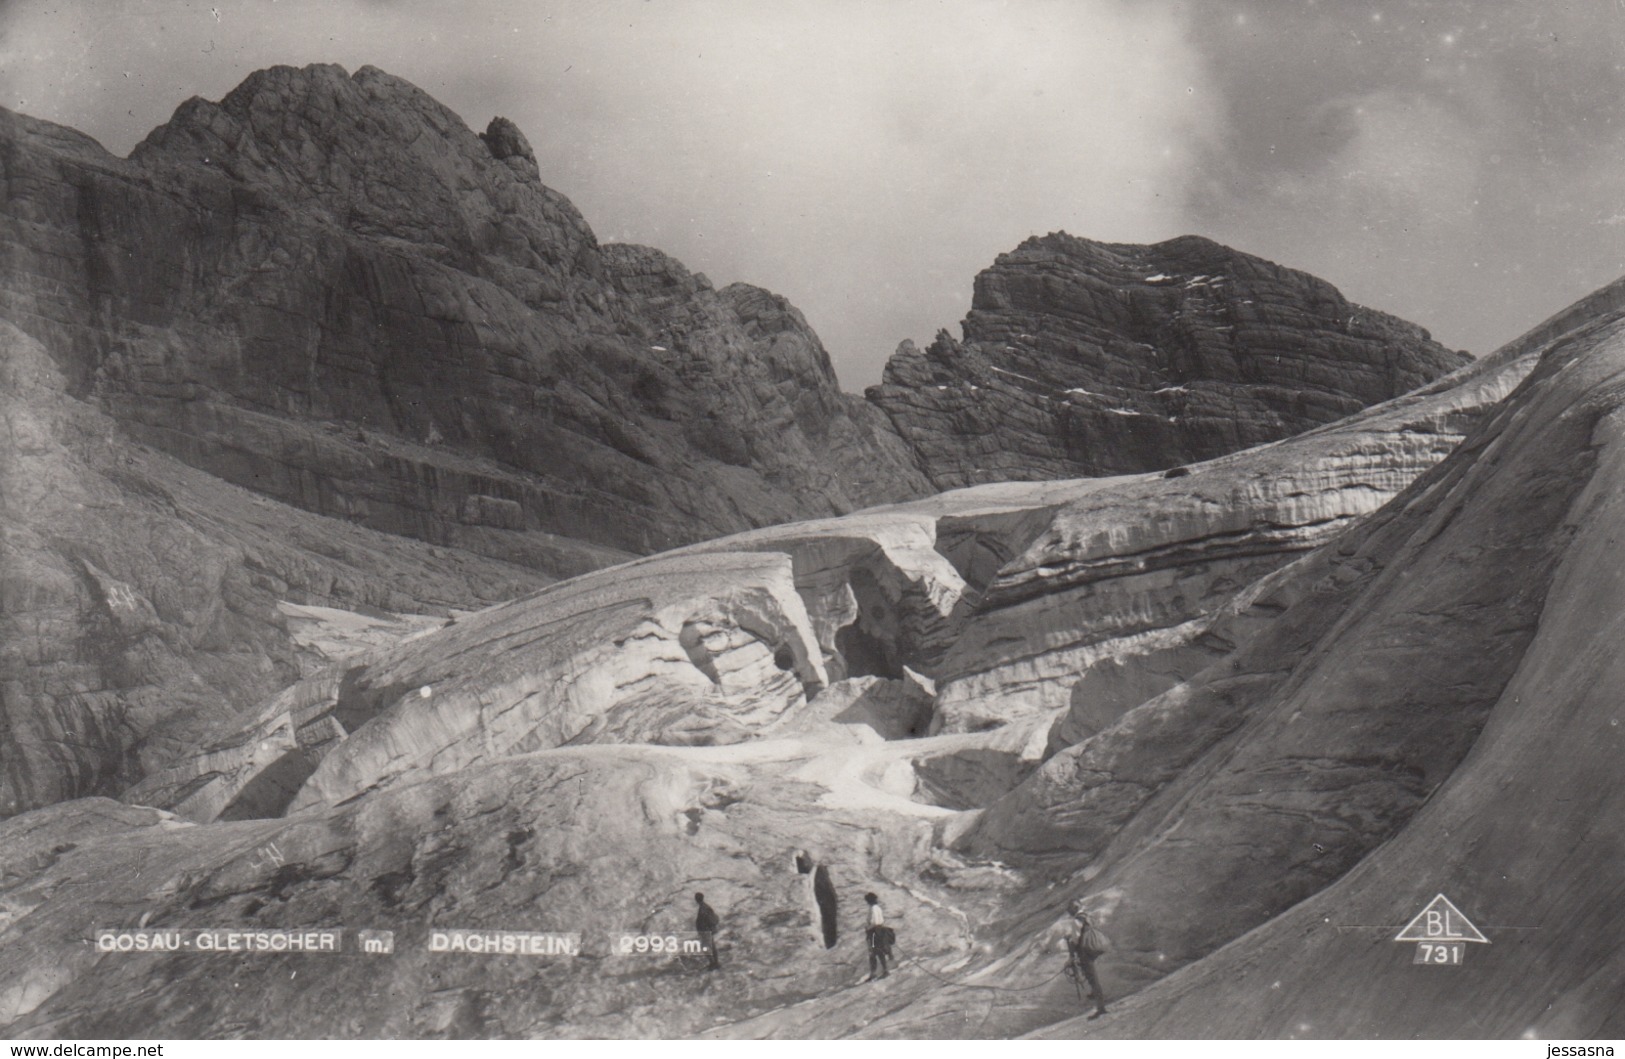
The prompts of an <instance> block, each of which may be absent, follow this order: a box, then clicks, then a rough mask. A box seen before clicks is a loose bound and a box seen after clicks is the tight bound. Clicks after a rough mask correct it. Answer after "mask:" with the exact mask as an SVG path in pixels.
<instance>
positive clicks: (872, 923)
mask: <svg viewBox="0 0 1625 1059" xmlns="http://www.w3.org/2000/svg"><path fill="white" fill-rule="evenodd" d="M863 899H864V901H866V902H868V905H869V922H868V925H867V926H865V927H864V929H863V937H864V940H865V941H866V942H868V944H869V979H868V980H869V981H871V982H872V981H874V980H875V978H876V977H880V978H885V977H886V975H887V974H888V973H889V972H888V971H887V969H886V964H887V962H888V961H889V960H890V959H891V949H892V946H893V945H895V944H897V935H896V933H895V932H893V930H892V928H890V927H888V926H887V925H886V913H885V912H883V911H882V910H881V908H880V898H879V897H877V896H875V895H874V894H872V893H868V894H864V895H863ZM876 966H879V968H880V974H879V975H878V976H877V975H876V974H875V967H876Z"/></svg>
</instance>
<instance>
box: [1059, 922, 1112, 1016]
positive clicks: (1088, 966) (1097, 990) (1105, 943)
mask: <svg viewBox="0 0 1625 1059" xmlns="http://www.w3.org/2000/svg"><path fill="white" fill-rule="evenodd" d="M1072 925H1073V926H1075V927H1077V930H1078V932H1077V935H1076V936H1072V935H1068V936H1067V939H1066V948H1067V965H1066V975H1067V977H1068V978H1070V979H1072V982H1073V984H1074V985H1076V986H1077V987H1078V995H1079V997H1080V999H1081V998H1082V995H1083V982H1088V983H1089V997H1090V999H1092V1000H1093V1001H1094V1002H1095V1013H1094V1014H1093V1015H1090V1016H1089V1017H1090V1018H1091V1019H1098V1018H1099V1017H1100V1016H1102V1015H1104V1014H1106V991H1105V990H1104V989H1102V988H1101V987H1100V975H1099V974H1098V973H1097V972H1096V971H1095V961H1096V960H1098V959H1100V958H1101V957H1102V956H1104V955H1105V954H1106V951H1107V950H1108V949H1110V948H1111V940H1110V939H1108V938H1107V937H1106V935H1105V934H1104V933H1103V932H1102V931H1101V930H1100V928H1099V927H1096V926H1095V925H1094V924H1093V921H1092V920H1091V919H1090V917H1089V910H1088V909H1087V908H1085V907H1084V904H1083V901H1082V900H1077V901H1074V902H1072ZM1080 979H1081V981H1080Z"/></svg>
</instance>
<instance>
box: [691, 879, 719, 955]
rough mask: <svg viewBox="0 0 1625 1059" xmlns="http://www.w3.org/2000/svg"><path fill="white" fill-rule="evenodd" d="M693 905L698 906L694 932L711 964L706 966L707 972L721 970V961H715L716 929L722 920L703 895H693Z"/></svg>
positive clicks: (695, 913)
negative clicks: (697, 935) (698, 937)
mask: <svg viewBox="0 0 1625 1059" xmlns="http://www.w3.org/2000/svg"><path fill="white" fill-rule="evenodd" d="M694 903H695V904H696V905H699V908H697V909H696V910H695V912H694V930H695V932H696V933H698V934H699V936H700V943H701V944H702V945H704V946H705V951H706V953H707V954H708V955H709V956H710V957H711V962H710V963H709V964H708V965H707V966H706V968H705V969H706V970H707V971H718V970H721V969H722V961H721V960H719V959H717V928H718V927H720V926H721V925H722V919H721V917H719V916H718V915H717V911H716V909H714V908H712V907H711V906H710V905H708V904H706V903H705V895H704V894H699V893H697V894H695V895H694Z"/></svg>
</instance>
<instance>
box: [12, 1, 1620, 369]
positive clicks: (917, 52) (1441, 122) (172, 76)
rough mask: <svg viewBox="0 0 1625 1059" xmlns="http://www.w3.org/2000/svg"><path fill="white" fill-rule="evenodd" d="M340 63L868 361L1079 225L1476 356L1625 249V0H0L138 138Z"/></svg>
mask: <svg viewBox="0 0 1625 1059" xmlns="http://www.w3.org/2000/svg"><path fill="white" fill-rule="evenodd" d="M318 61H320V62H337V63H340V64H342V65H344V66H345V67H347V68H349V69H351V70H354V69H355V68H356V67H358V66H361V65H364V64H369V63H370V64H372V65H374V66H379V67H382V68H383V69H386V70H388V71H390V72H391V73H394V74H397V75H399V76H402V77H405V78H407V79H408V80H410V81H412V82H414V83H416V84H417V85H419V86H420V87H422V88H424V89H426V90H427V91H429V92H430V93H431V94H433V95H435V96H436V97H438V98H439V99H441V100H442V101H443V102H445V103H446V104H448V105H449V106H451V107H452V108H453V109H454V110H456V111H457V112H458V113H460V114H461V115H462V116H463V118H464V119H465V120H466V121H467V122H468V123H469V124H470V125H472V126H474V127H476V128H484V126H485V123H486V122H487V121H488V120H489V118H490V117H491V116H492V115H493V114H503V115H506V116H508V117H510V118H512V119H513V120H514V121H516V122H517V123H518V124H519V126H520V128H521V129H523V130H524V131H525V133H526V134H527V136H528V137H529V138H530V141H531V143H532V145H533V146H534V147H535V148H536V152H537V156H538V160H539V161H540V163H541V168H542V174H543V179H544V180H545V181H546V182H547V183H548V184H550V185H551V186H553V187H555V188H557V189H559V190H560V191H563V192H564V193H565V194H567V195H569V196H570V198H571V199H573V200H574V201H575V203H576V204H577V206H579V207H580V208H581V209H582V211H583V212H584V213H585V214H586V216H587V218H588V220H589V221H590V222H591V224H592V225H593V227H594V229H595V230H596V231H597V233H598V235H599V237H600V238H601V239H604V240H623V241H634V242H641V243H648V244H651V245H653V246H658V247H660V248H661V249H664V250H667V251H669V252H671V253H673V254H675V255H676V256H677V257H679V258H681V259H682V260H683V261H684V262H686V263H687V264H688V265H689V266H690V267H691V268H694V269H697V270H700V271H704V272H706V273H707V274H708V275H709V276H710V277H711V278H712V279H713V280H714V281H716V282H717V283H718V284H719V285H720V284H723V283H727V282H731V281H734V280H746V281H748V282H752V283H756V284H760V285H762V286H765V287H769V288H771V289H773V290H776V291H778V292H780V293H782V294H785V295H786V296H788V297H789V298H790V299H791V300H792V301H793V302H794V303H795V304H796V305H798V306H799V307H800V308H801V309H802V310H803V311H804V312H805V313H806V314H807V316H808V318H809V319H810V320H811V322H812V324H813V326H814V327H815V328H816V329H817V330H818V332H819V334H820V335H821V336H822V337H823V339H824V342H825V344H826V345H827V346H828V347H829V350H830V353H831V355H832V356H833V358H834V360H835V363H836V367H837V369H838V370H839V371H840V374H841V378H842V380H843V382H844V383H845V385H846V386H847V388H849V389H858V388H861V387H862V386H863V385H865V384H868V383H870V382H873V381H875V380H876V379H877V378H878V376H879V372H880V366H881V364H882V363H884V361H885V358H886V357H887V356H888V355H889V354H890V352H891V350H892V349H893V348H894V347H895V346H896V344H897V342H898V341H899V340H900V339H903V338H915V339H921V340H923V339H928V338H930V336H931V335H932V334H933V333H934V332H935V331H936V329H937V328H938V327H941V326H949V327H950V328H953V329H955V331H956V333H957V328H956V327H955V325H957V323H958V321H959V320H960V318H961V317H962V316H963V315H964V312H965V310H966V309H967V308H968V306H969V300H970V290H971V281H972V278H973V277H974V276H975V274H976V272H977V271H978V270H980V269H982V268H984V267H986V266H987V265H988V264H990V263H991V262H992V260H993V258H994V257H995V256H996V255H997V254H998V253H1000V252H1001V251H1004V250H1008V249H1010V248H1012V247H1014V246H1015V245H1016V244H1017V243H1019V242H1020V241H1021V240H1022V239H1024V238H1025V237H1027V236H1028V235H1032V234H1042V233H1044V232H1048V231H1053V230H1057V229H1061V230H1065V231H1068V232H1071V233H1073V234H1075V235H1083V236H1089V237H1091V238H1096V239H1106V240H1111V241H1117V242H1154V241H1156V240H1160V239H1165V238H1169V237H1171V236H1174V235H1179V234H1182V233H1186V232H1195V233H1199V234H1203V235H1208V236H1211V237H1213V238H1215V239H1218V240H1220V241H1222V242H1226V243H1229V244H1230V245H1232V246H1235V247H1238V248H1240V249H1243V250H1246V251H1248V252H1251V253H1255V254H1259V255H1262V256H1264V257H1268V258H1271V259H1273V260H1276V261H1279V262H1281V263H1283V264H1287V265H1291V266H1293V267H1296V268H1302V269H1306V270H1308V271H1310V272H1314V273H1316V274H1317V275H1320V276H1323V277H1325V278H1327V279H1329V280H1331V281H1332V282H1333V283H1335V284H1337V285H1338V286H1339V287H1340V288H1342V290H1343V292H1344V293H1345V294H1346V295H1348V296H1349V297H1351V298H1353V299H1354V300H1356V301H1360V302H1363V303H1365V304H1367V305H1371V306H1374V307H1377V308H1381V309H1386V310H1388V311H1390V312H1394V313H1397V314H1399V315H1401V316H1404V317H1406V318H1408V319H1411V320H1414V321H1416V322H1417V323H1420V324H1422V325H1424V326H1426V327H1428V328H1430V329H1431V330H1432V331H1433V333H1434V335H1435V337H1437V338H1438V339H1439V340H1440V341H1442V342H1444V343H1446V344H1447V345H1450V346H1453V347H1459V348H1466V349H1470V350H1472V351H1474V352H1479V353H1482V352H1487V351H1489V350H1490V349H1492V348H1494V347H1495V346H1496V345H1499V344H1500V343H1501V342H1503V341H1506V340H1507V339H1510V338H1512V337H1514V336H1515V335H1517V334H1518V333H1520V332H1521V331H1523V330H1525V329H1527V328H1528V327H1530V326H1532V325H1534V324H1535V323H1537V322H1539V320H1540V319H1542V318H1543V317H1545V316H1546V315H1548V314H1550V313H1552V312H1554V311H1556V310H1558V309H1560V308H1562V307H1563V306H1564V305H1566V304H1568V303H1569V302H1571V301H1573V300H1574V299H1576V298H1578V297H1580V296H1581V295H1583V294H1585V293H1587V292H1589V291H1590V290H1592V289H1594V288H1596V287H1598V286H1600V285H1601V284H1603V283H1605V282H1608V281H1609V280H1612V279H1614V278H1616V277H1617V276H1619V275H1621V274H1622V273H1625V120H1621V118H1620V116H1619V110H1620V108H1621V106H1625V0H1578V2H1566V0H1406V2H1400V0H1323V2H1320V3H1316V2H1315V0H1188V2H1180V0H1167V2H1161V0H798V2H789V0H785V2H773V0H598V2H594V0H556V2H548V0H483V2H474V0H467V2H462V3H452V2H449V0H190V2H189V0H95V2H88V0H80V2H75V0H60V2H52V0H0V104H3V105H5V106H7V107H10V108H12V109H15V110H21V111H24V112H26V113H29V114H32V115H35V116H37V117H42V118H47V119H49V120H53V121H58V122H62V123H64V124H68V125H72V126H74V127H76V128H79V129H81V130H83V131H85V132H88V133H90V134H91V135H93V136H95V137H96V138H97V139H98V140H100V141H101V142H102V143H103V144H104V145H105V146H106V147H107V148H108V149H110V150H112V151H114V152H116V153H119V154H124V153H126V152H128V150H129V149H130V148H131V147H132V146H133V145H134V144H135V143H136V142H137V141H138V140H140V139H141V137H142V136H144V135H145V134H146V132H147V131H148V130H149V129H150V128H151V127H152V126H154V125H156V124H159V123H161V122H162V121H164V120H165V119H167V117H168V116H169V114H170V113H171V112H172V111H173V110H174V108H175V107H176V105H178V104H179V103H180V102H181V101H182V100H183V99H185V98H186V97H188V96H191V95H201V96H204V97H206V98H209V99H218V98H220V96H222V95H223V94H225V93H226V92H227V91H229V90H230V89H231V88H232V87H233V86H234V85H236V84H237V83H238V82H239V81H240V80H242V78H243V77H244V76H246V75H247V74H248V73H249V72H250V71H252V70H254V69H256V68H258V67H261V66H267V65H271V64H274V63H289V64H295V65H303V64H305V63H309V62H318Z"/></svg>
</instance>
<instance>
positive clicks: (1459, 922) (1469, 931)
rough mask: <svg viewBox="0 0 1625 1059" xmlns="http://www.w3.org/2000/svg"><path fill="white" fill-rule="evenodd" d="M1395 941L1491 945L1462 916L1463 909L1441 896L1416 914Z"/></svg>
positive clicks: (1488, 940) (1487, 939) (1469, 921)
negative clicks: (1466, 942) (1469, 942)
mask: <svg viewBox="0 0 1625 1059" xmlns="http://www.w3.org/2000/svg"><path fill="white" fill-rule="evenodd" d="M1394 940H1395V941H1481V942H1483V943H1484V944H1485V945H1488V944H1489V943H1490V939H1489V938H1486V937H1485V936H1484V935H1483V934H1482V933H1480V932H1479V929H1478V928H1477V927H1475V926H1473V924H1472V921H1471V920H1469V919H1468V918H1467V917H1466V916H1464V915H1462V914H1461V909H1459V908H1457V907H1456V906H1455V905H1453V904H1451V903H1450V898H1448V897H1446V896H1445V895H1444V894H1440V895H1439V896H1438V897H1435V898H1434V899H1433V900H1431V901H1429V902H1428V906H1427V907H1426V908H1424V909H1422V911H1420V912H1418V913H1416V918H1415V919H1413V920H1411V921H1410V922H1409V923H1407V924H1405V929H1404V930H1402V931H1400V932H1399V936H1398V937H1396V938H1395V939H1394Z"/></svg>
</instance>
